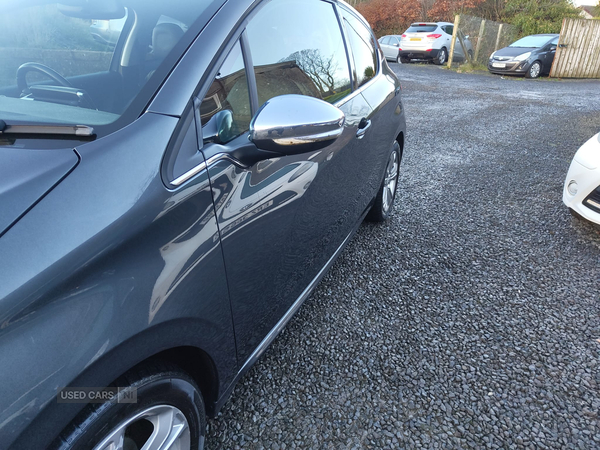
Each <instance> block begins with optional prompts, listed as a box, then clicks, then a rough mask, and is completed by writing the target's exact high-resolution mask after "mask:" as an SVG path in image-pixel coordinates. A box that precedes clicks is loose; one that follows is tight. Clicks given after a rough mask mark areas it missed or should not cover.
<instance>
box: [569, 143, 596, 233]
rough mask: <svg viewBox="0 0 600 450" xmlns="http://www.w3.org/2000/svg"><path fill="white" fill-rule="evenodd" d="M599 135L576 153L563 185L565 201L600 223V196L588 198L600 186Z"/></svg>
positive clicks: (582, 214) (585, 216)
mask: <svg viewBox="0 0 600 450" xmlns="http://www.w3.org/2000/svg"><path fill="white" fill-rule="evenodd" d="M598 136H599V135H598V134H597V135H595V136H594V137H593V138H591V139H590V140H589V141H587V142H586V143H585V144H583V145H582V146H581V148H580V149H579V150H578V151H577V153H575V156H574V157H573V161H572V162H571V167H569V172H568V173H567V178H566V180H565V184H564V186H563V202H564V204H565V205H567V206H568V207H569V208H571V209H573V210H574V211H575V212H577V213H578V214H579V215H581V216H583V217H584V218H586V219H587V220H590V221H591V222H595V223H597V224H600V198H597V199H596V198H592V199H590V198H588V196H590V194H591V193H592V192H593V191H594V190H595V189H596V188H598V187H599V186H600V141H599V140H598ZM586 199H587V201H586ZM590 206H591V207H590Z"/></svg>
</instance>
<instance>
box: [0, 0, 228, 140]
mask: <svg viewBox="0 0 600 450" xmlns="http://www.w3.org/2000/svg"><path fill="white" fill-rule="evenodd" d="M213 1H217V0H180V1H177V2H159V1H138V0H135V1H134V0H119V1H118V2H117V1H114V2H112V1H111V2H107V1H106V0H86V1H75V2H74V1H68V2H67V1H63V2H58V3H57V2H54V3H52V2H50V1H46V0H44V1H40V0H24V1H22V2H17V1H15V2H11V5H10V7H9V8H8V9H6V8H5V9H6V10H3V13H2V15H1V16H0V61H1V64H0V118H1V119H2V120H5V121H7V122H11V121H24V122H28V123H34V124H35V123H56V124H67V125H72V124H78V125H88V126H92V127H94V129H95V130H99V129H100V130H101V129H103V128H104V129H110V127H104V126H105V125H109V124H112V123H114V122H116V121H117V120H118V119H119V118H120V117H121V116H122V115H123V114H124V113H125V112H126V111H127V108H128V107H129V106H130V104H131V103H132V102H134V100H136V97H137V96H138V95H139V94H140V93H141V92H142V90H143V88H144V87H145V86H146V85H147V84H148V82H149V80H150V79H152V77H153V75H154V74H155V73H156V72H157V71H158V69H159V68H160V75H161V76H164V73H166V68H165V67H163V66H161V65H162V64H163V63H164V62H165V61H166V60H168V56H170V55H172V53H173V52H174V51H182V50H180V49H177V50H175V48H176V45H177V43H178V42H179V41H180V40H181V39H182V38H183V36H184V35H185V33H186V30H187V27H188V26H190V25H191V24H192V23H193V22H194V21H195V20H196V19H198V18H199V16H200V14H202V12H204V11H205V9H206V8H207V7H208V6H209V5H211V3H212V2H213ZM132 17H135V21H134V20H131V18H132ZM128 18H129V19H128ZM121 38H123V39H121ZM119 42H121V43H122V44H123V45H121V46H119V45H118V44H119ZM116 52H118V54H117V53H116ZM155 78H156V77H155ZM154 81H155V82H156V81H157V80H156V79H154ZM154 84H156V85H158V84H159V83H158V82H156V83H154ZM143 95H144V96H149V95H151V93H149V92H148V91H143ZM24 100H35V101H24ZM131 117H133V116H131Z"/></svg>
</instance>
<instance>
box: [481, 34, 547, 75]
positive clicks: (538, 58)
mask: <svg viewBox="0 0 600 450" xmlns="http://www.w3.org/2000/svg"><path fill="white" fill-rule="evenodd" d="M558 38H559V35H558V34H532V35H530V36H525V37H524V38H521V39H519V40H518V41H516V42H513V43H512V44H510V45H509V46H508V47H504V48H501V49H500V50H497V51H495V52H494V53H492V54H491V55H490V60H489V61H488V70H489V71H490V72H492V73H495V74H507V75H525V76H526V77H527V78H537V77H539V76H540V75H547V74H549V73H550V69H551V68H552V62H553V61H554V55H555V54H556V46H557V45H558Z"/></svg>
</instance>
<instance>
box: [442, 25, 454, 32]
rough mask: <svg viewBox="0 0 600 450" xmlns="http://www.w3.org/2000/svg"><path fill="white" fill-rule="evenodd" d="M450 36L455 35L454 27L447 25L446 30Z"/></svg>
mask: <svg viewBox="0 0 600 450" xmlns="http://www.w3.org/2000/svg"><path fill="white" fill-rule="evenodd" d="M444 31H445V32H446V33H448V34H453V33H454V25H446V29H445V30H444Z"/></svg>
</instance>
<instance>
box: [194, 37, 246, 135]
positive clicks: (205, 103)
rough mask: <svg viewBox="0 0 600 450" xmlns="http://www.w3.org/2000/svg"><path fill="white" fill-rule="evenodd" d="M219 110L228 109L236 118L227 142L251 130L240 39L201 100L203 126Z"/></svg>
mask: <svg viewBox="0 0 600 450" xmlns="http://www.w3.org/2000/svg"><path fill="white" fill-rule="evenodd" d="M220 111H229V112H230V113H231V116H232V119H233V121H232V127H231V131H230V132H229V133H228V136H227V138H226V141H230V140H231V139H233V138H234V137H236V136H239V135H240V134H242V133H243V132H245V131H248V129H249V125H250V120H251V119H252V111H251V109H250V96H249V93H248V82H247V80H246V69H245V68H244V59H243V56H242V50H241V46H240V44H239V42H237V43H236V44H235V46H234V47H233V49H232V50H231V51H230V52H229V55H228V56H227V58H226V59H225V62H223V65H222V66H221V68H220V69H219V73H218V74H217V76H216V78H215V80H214V81H213V83H212V84H211V86H210V88H209V89H208V92H207V93H206V95H205V96H204V100H202V103H201V105H200V118H201V120H202V127H204V126H205V125H206V124H207V123H208V121H209V120H210V119H212V118H213V116H214V115H215V114H217V113H218V112H220Z"/></svg>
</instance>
